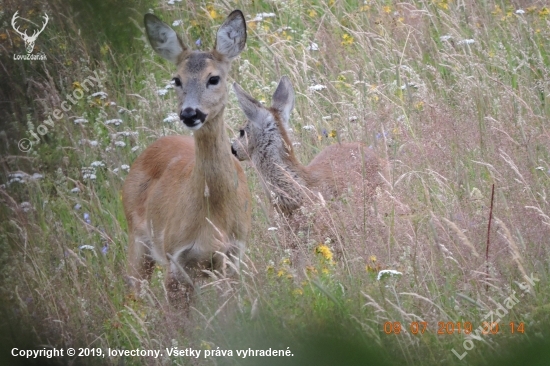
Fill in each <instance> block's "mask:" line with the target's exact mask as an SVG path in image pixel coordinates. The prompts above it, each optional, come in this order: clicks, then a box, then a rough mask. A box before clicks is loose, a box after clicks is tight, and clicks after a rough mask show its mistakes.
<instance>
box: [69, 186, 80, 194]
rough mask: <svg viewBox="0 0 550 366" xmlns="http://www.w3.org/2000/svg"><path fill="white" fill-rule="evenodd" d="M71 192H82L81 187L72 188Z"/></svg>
mask: <svg viewBox="0 0 550 366" xmlns="http://www.w3.org/2000/svg"><path fill="white" fill-rule="evenodd" d="M71 193H80V188H78V187H74V188H73V189H71Z"/></svg>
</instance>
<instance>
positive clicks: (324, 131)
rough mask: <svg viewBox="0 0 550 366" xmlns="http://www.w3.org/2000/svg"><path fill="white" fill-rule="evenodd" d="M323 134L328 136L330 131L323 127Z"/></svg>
mask: <svg viewBox="0 0 550 366" xmlns="http://www.w3.org/2000/svg"><path fill="white" fill-rule="evenodd" d="M323 136H325V137H328V132H327V130H326V129H324V128H323Z"/></svg>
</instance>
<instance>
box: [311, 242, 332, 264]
mask: <svg viewBox="0 0 550 366" xmlns="http://www.w3.org/2000/svg"><path fill="white" fill-rule="evenodd" d="M315 252H316V253H319V254H321V255H322V256H323V257H324V258H325V259H326V260H327V261H331V260H332V251H331V250H330V248H329V247H328V246H326V245H324V244H321V245H319V246H318V247H317V248H316V249H315Z"/></svg>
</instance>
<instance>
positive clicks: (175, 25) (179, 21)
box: [172, 19, 182, 27]
mask: <svg viewBox="0 0 550 366" xmlns="http://www.w3.org/2000/svg"><path fill="white" fill-rule="evenodd" d="M181 23H182V20H181V19H177V20H174V22H173V23H172V27H177V26H178V25H181Z"/></svg>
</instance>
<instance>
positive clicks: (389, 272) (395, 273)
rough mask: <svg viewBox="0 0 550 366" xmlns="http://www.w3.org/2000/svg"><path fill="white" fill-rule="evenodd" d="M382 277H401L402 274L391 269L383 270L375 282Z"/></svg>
mask: <svg viewBox="0 0 550 366" xmlns="http://www.w3.org/2000/svg"><path fill="white" fill-rule="evenodd" d="M384 275H388V276H403V273H401V272H398V271H395V270H393V269H384V270H382V271H380V272H378V276H377V277H376V280H377V281H380V279H381V278H382V277H383V276H384Z"/></svg>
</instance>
